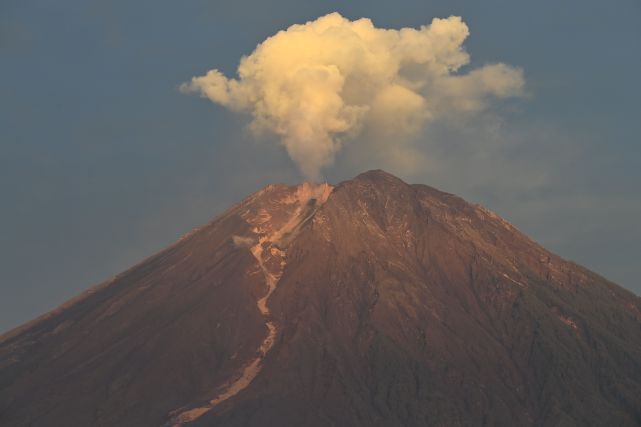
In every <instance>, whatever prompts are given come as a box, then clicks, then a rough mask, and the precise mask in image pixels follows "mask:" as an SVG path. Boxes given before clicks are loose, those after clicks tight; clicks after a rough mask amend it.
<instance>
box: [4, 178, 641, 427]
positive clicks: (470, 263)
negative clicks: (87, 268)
mask: <svg viewBox="0 0 641 427" xmlns="http://www.w3.org/2000/svg"><path fill="white" fill-rule="evenodd" d="M0 425H2V426H31V425H34V426H90V425H91V426H162V425H166V426H182V425H189V426H192V425H194V426H201V425H202V426H574V425H577V426H579V425H580V426H592V425H594V426H604V425H612V426H614V425H616V426H634V425H641V298H639V297H637V296H635V295H634V294H632V293H631V292H628V291H626V290H625V289H623V288H621V287H619V286H617V285H615V284H613V283H611V282H609V281H608V280H606V279H604V278H602V277H600V276H598V275H597V274H595V273H593V272H591V271H589V270H587V269H585V268H583V267H581V266H579V265H577V264H574V263H572V262H570V261H567V260H564V259H562V258H561V257H559V256H557V255H555V254H553V253H551V252H549V251H547V250H546V249H544V248H543V247H541V246H540V245H538V244H537V243H535V242H533V241H532V240H530V239H529V238H528V237H527V236H525V235H524V234H522V233H521V232H519V231H518V230H517V229H516V228H514V227H513V226H512V225H511V224H509V223H508V222H507V221H505V220H503V219H502V218H500V217H499V216H497V215H496V214H495V213H493V212H491V211H490V210H488V209H486V208H484V207H482V206H479V205H475V204H471V203H468V202H466V201H464V200H463V199H461V198H459V197H457V196H455V195H452V194H448V193H444V192H441V191H438V190H436V189H434V188H431V187H428V186H425V185H410V184H406V183H405V182H403V181H401V180H400V179H398V178H396V177H394V176H392V175H390V174H387V173H385V172H383V171H369V172H366V173H364V174H361V175H359V176H357V177H356V178H354V179H352V180H349V181H345V182H342V183H340V184H338V185H336V186H331V185H328V184H322V185H313V184H302V185H300V186H286V185H269V186H267V187H266V188H264V189H262V190H260V191H258V192H257V193H255V194H253V195H251V196H249V197H248V198H246V199H245V200H243V201H242V202H240V203H238V204H237V205H235V206H233V207H232V208H231V209H229V210H228V211H227V212H225V213H224V214H222V215H221V216H219V217H217V218H216V219H214V220H213V221H211V222H210V223H209V224H207V225H205V226H203V227H200V228H198V229H195V230H193V231H192V232H190V233H189V234H187V235H185V236H184V237H182V238H181V239H180V240H179V241H178V242H176V243H175V244H174V245H172V246H170V247H169V248H167V249H165V250H163V251H162V252H160V253H158V254H156V255H154V256H152V257H150V258H148V259H146V260H144V261H143V262H141V263H140V264H138V265H136V266H134V267H133V268H131V269H129V270H127V271H125V272H124V273H122V274H119V275H118V276H116V277H114V278H112V279H110V280H108V281H107V282H105V283H102V284H100V285H98V286H96V287H94V288H91V289H89V290H88V291H86V292H85V293H84V294H82V295H80V296H78V297H76V298H75V299H73V300H71V301H69V302H67V303H65V304H64V305H62V306H61V307H59V308H57V309H55V310H54V311H52V312H50V313H47V314H45V315H43V316H41V317H39V318H37V319H35V320H33V321H31V322H29V323H27V324H25V325H23V326H20V327H18V328H17V329H15V330H13V331H10V332H8V333H6V334H5V335H3V336H2V337H1V338H0Z"/></svg>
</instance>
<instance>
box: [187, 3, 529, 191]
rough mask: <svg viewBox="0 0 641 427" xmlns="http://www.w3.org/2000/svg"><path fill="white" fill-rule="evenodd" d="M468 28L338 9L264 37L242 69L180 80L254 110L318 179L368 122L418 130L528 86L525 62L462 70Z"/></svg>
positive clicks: (455, 22)
mask: <svg viewBox="0 0 641 427" xmlns="http://www.w3.org/2000/svg"><path fill="white" fill-rule="evenodd" d="M468 35H469V30H468V27H467V25H465V23H464V22H463V21H462V20H461V18H460V17H456V16H451V17H449V18H447V19H438V18H435V19H434V20H432V23H431V24H429V25H424V26H421V27H420V28H418V29H415V28H401V29H398V30H396V29H385V28H376V27H375V26H374V24H373V23H372V21H371V20H369V19H367V18H362V19H358V20H355V21H350V20H348V19H346V18H344V17H342V16H341V15H340V14H338V13H331V14H328V15H326V16H322V17H320V18H318V19H316V20H314V21H310V22H307V23H305V24H301V25H292V26H291V27H289V28H287V29H286V30H282V31H279V32H278V33H277V34H275V35H273V36H271V37H269V38H267V39H266V40H265V41H263V42H262V43H260V44H259V45H258V46H257V47H256V49H255V50H254V51H253V52H252V53H251V54H250V55H248V56H245V57H243V58H242V59H241V61H240V65H239V66H238V76H237V78H235V79H234V78H227V77H226V76H224V75H223V74H222V73H221V72H220V71H218V70H217V69H213V70H210V71H208V72H207V73H206V74H205V75H203V76H197V77H193V78H192V79H191V81H190V82H187V83H184V84H182V85H181V86H180V88H181V90H182V91H183V92H195V93H199V94H201V95H202V96H204V97H207V98H209V99H210V100H211V101H212V102H215V103H217V104H220V105H222V106H224V107H226V108H228V109H230V110H233V111H237V112H245V113H248V114H250V115H251V117H252V121H251V125H250V126H251V129H252V130H253V131H254V132H255V133H256V134H257V135H260V134H261V133H264V132H271V133H274V134H276V135H277V136H278V137H279V140H280V142H281V143H282V145H283V146H284V147H285V148H286V149H287V153H288V154H289V156H290V158H291V159H292V160H293V161H294V162H295V163H296V165H297V166H298V168H299V170H300V171H301V173H302V174H303V175H305V177H307V178H308V179H310V180H317V179H318V178H319V175H320V172H321V170H322V168H323V167H325V166H328V165H330V164H331V163H332V162H333V161H334V158H335V156H336V154H337V153H338V152H339V150H340V149H341V146H342V144H344V143H346V142H347V141H349V140H350V139H353V138H356V137H358V136H359V135H360V134H361V133H362V132H363V130H364V129H365V128H368V127H369V128H372V129H373V130H376V128H380V129H384V130H385V133H386V134H387V135H393V134H398V135H406V134H412V133H415V132H417V131H418V130H420V129H421V128H422V127H423V126H425V125H426V124H427V123H429V122H430V121H432V120H436V119H438V117H439V116H443V115H447V114H450V113H452V112H461V111H463V112H468V113H474V112H477V111H480V110H483V109H485V108H487V107H488V105H489V103H490V102H491V101H492V100H494V99H497V98H509V97H515V96H521V95H522V94H523V86H524V79H523V73H522V71H521V70H520V69H518V68H514V67H511V66H508V65H505V64H500V63H499V64H490V65H485V66H483V67H481V68H477V69H474V70H472V71H469V72H467V73H465V74H461V73H458V70H459V69H460V68H461V67H462V66H464V65H466V64H468V63H469V62H470V58H469V55H468V54H467V52H466V51H465V50H464V48H463V41H464V40H465V39H466V38H467V36H468Z"/></svg>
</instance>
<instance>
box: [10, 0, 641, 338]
mask: <svg viewBox="0 0 641 427" xmlns="http://www.w3.org/2000/svg"><path fill="white" fill-rule="evenodd" d="M223 3H225V2H220V1H184V2H165V1H160V2H158V1H154V2H152V1H148V0H143V1H139V2H129V1H122V0H115V1H111V2H106V1H102V2H100V1H91V0H89V1H86V0H85V1H80V0H73V1H66V0H61V1H51V0H26V1H25V0H4V1H2V3H0V149H1V155H0V194H1V195H2V199H1V200H2V202H1V203H2V205H1V206H2V209H0V260H1V261H0V331H2V330H7V329H9V328H11V327H13V326H16V325H18V324H19V323H22V322H24V321H26V320H29V319H30V318H33V317H34V316H36V315H38V314H41V313H43V312H44V311H46V310H48V309H51V308H53V307H54V306H56V305H58V304H60V303H61V302H63V301H64V300H66V299H67V298H69V297H72V296H73V295H75V294H77V293H79V292H80V291H82V290H84V289H86V288H87V287H89V286H91V285H93V284H95V283H98V282H100V281H102V280H104V279H106V278H108V277H109V276H111V275H114V274H117V273H119V272H120V271H122V270H124V269H126V268H127V267H129V266H131V265H133V264H134V263H136V262H138V261H140V260H141V259H143V258H145V257H146V256H149V255H151V254H153V253H154V252H156V251H158V250H160V249H162V248H163V247H165V246H166V245H168V244H170V243H171V242H173V241H174V240H176V239H177V238H178V237H179V236H180V235H181V234H183V233H185V232H187V231H189V230H190V229H191V228H193V227H196V226H198V225H200V224H202V223H204V222H206V221H208V220H209V219H210V218H211V217H212V216H214V215H216V214H218V213H220V212H221V211H222V210H224V209H225V208H227V207H228V206H229V205H230V204H232V203H233V202H235V201H238V200H239V199H241V198H242V197H244V196H245V195H247V194H249V193H250V192H252V191H255V190H257V189H258V188H260V187H262V186H264V185H265V184H267V183H270V182H288V183H295V182H298V181H300V180H301V177H300V175H299V173H298V171H297V169H296V167H295V165H294V164H293V163H292V162H291V160H290V159H289V158H288V157H287V154H286V153H285V151H284V150H283V149H282V147H279V146H278V145H277V144H274V141H273V140H269V138H264V139H260V140H257V139H255V138H253V137H252V135H251V134H250V133H249V132H248V131H247V129H246V125H247V123H248V120H247V117H244V116H242V115H236V114H233V113H230V112H228V111H226V110H225V109H224V108H222V107H220V106H217V105H214V104H213V103H211V102H209V101H208V100H205V99H201V98H198V97H197V96H193V95H185V94H182V93H180V92H179V91H178V89H177V88H178V85H179V84H181V83H183V82H185V81H187V80H189V79H190V78H191V77H192V76H196V75H202V74H204V73H205V72H206V71H207V70H209V69H212V68H219V69H220V70H221V71H223V72H224V73H225V74H226V75H227V76H233V75H234V73H235V69H236V66H237V65H238V61H239V59H240V57H241V56H242V55H247V54H250V53H251V52H252V51H253V49H254V48H255V47H256V45H257V44H258V43H259V42H261V41H263V40H264V39H265V38H266V37H267V36H270V35H272V34H274V33H275V32H276V31H278V30H280V29H284V28H286V27H288V26H289V25H291V24H295V23H303V22H305V21H308V20H312V19H315V18H317V17H319V16H321V15H324V14H326V13H328V12H332V11H338V12H340V13H341V14H342V15H343V16H345V17H347V18H350V19H356V18H359V17H368V18H371V19H372V20H373V21H374V23H375V24H376V26H378V27H385V28H400V27H408V26H409V27H418V26H420V25H423V24H428V23H429V22H431V20H432V18H434V17H447V16H449V15H460V16H462V18H463V20H464V21H465V22H466V23H467V25H468V26H469V28H470V37H469V38H468V39H467V41H466V42H465V46H466V49H467V51H468V52H469V54H470V55H471V57H472V63H471V64H470V65H469V66H468V69H473V68H475V67H480V66H483V65H484V64H488V63H496V62H504V63H507V64H510V65H511V66H515V67H520V68H522V69H523V70H524V73H525V74H524V75H525V81H526V90H527V92H528V94H529V96H528V97H527V98H526V99H520V100H511V101H506V102H502V103H497V104H496V105H495V106H493V108H492V109H491V110H489V111H486V112H484V113H483V114H479V115H475V116H474V117H467V118H460V117H456V118H453V119H452V120H441V121H439V122H438V123H433V124H430V126H428V127H426V128H425V130H424V131H422V132H421V134H420V135H419V136H418V137H417V138H415V140H413V141H411V142H408V143H404V144H405V145H403V147H405V148H406V149H408V150H409V152H410V153H412V154H415V155H416V158H417V159H419V160H420V161H421V162H422V163H420V167H418V168H414V169H412V170H409V169H407V168H406V167H404V165H403V164H402V163H399V162H395V161H394V159H390V156H388V155H387V153H388V151H386V150H389V146H387V145H385V146H381V147H379V148H380V149H376V148H372V147H371V146H369V145H367V144H366V143H365V140H364V138H361V139H360V140H356V141H353V142H351V143H348V144H346V146H345V147H344V149H343V150H342V152H341V154H340V155H339V156H338V157H337V160H336V162H335V164H334V165H333V166H331V167H329V168H326V169H325V170H324V176H325V177H326V178H327V179H328V180H329V181H330V182H337V181H340V180H343V179H348V178H351V177H352V176H354V175H356V174H358V173H359V172H361V171H363V170H366V169H372V168H383V169H386V170H388V171H389V172H392V173H395V174H397V175H399V176H401V177H402V178H404V179H406V180H409V181H411V182H420V183H425V184H428V185H432V186H435V187H437V188H440V189H442V190H445V191H449V192H453V193H456V194H459V195H461V196H463V197H465V198H466V199H468V200H470V201H473V202H478V203H482V204H484V205H485V206H487V207H488V208H490V209H492V210H495V211H496V212H498V213H499V214H500V215H502V216H503V217H505V218H506V219H507V220H509V221H510V222H512V223H513V224H515V225H516V226H517V227H519V228H520V229H521V230H522V231H524V232H525V233H527V234H528V235H530V236H531V237H532V238H533V239H535V240H537V241H539V242H540V243H542V244H543V245H544V246H546V247H547V248H548V249H550V250H552V251H554V252H556V253H558V254H559V255H561V256H563V257H565V258H568V259H571V260H574V261H576V262H578V263H580V264H583V265H585V266H586V267H588V268H590V269H592V270H594V271H596V272H598V273H600V274H602V275H604V276H605V277H607V278H609V279H610V280H613V281H615V282H617V283H619V284H621V285H622V286H624V287H627V288H628V289H631V290H633V291H635V292H636V293H637V294H641V282H640V281H639V279H638V278H639V277H640V276H641V262H639V259H640V256H641V224H640V223H639V218H641V190H640V189H639V186H638V184H639V183H640V182H641V80H640V79H639V78H638V76H639V75H641V54H640V53H639V52H641V4H640V3H639V2H638V1H637V0H618V1H613V2H601V1H595V0H587V1H581V2H579V1H554V2H553V1H544V2H514V1H512V2H509V1H485V2H478V1H472V0H470V1H433V2H431V1H425V0H420V1H418V0H416V1H414V0H413V1H398V2H389V1H372V0H368V1H352V2H350V4H349V6H345V5H344V4H343V3H345V2H333V1H323V2H300V1H293V0H292V1H284V0H281V1H270V2H265V1H235V2H233V5H223ZM229 3H232V2H229Z"/></svg>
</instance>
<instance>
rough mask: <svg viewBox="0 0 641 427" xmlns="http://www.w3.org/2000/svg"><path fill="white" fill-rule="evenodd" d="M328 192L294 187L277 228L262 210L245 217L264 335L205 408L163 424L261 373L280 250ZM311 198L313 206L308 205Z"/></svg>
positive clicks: (270, 335)
mask: <svg viewBox="0 0 641 427" xmlns="http://www.w3.org/2000/svg"><path fill="white" fill-rule="evenodd" d="M332 189H333V188H332V187H331V186H330V185H328V184H321V185H312V184H308V183H305V184H302V185H300V186H298V187H297V189H296V191H295V193H294V194H293V195H291V196H289V197H287V198H286V199H284V200H283V205H285V206H287V205H292V212H291V214H290V215H288V219H287V220H286V221H285V222H284V225H282V226H280V227H278V228H277V229H274V227H273V224H271V221H270V220H271V219H272V216H271V215H270V214H269V213H268V212H266V211H265V210H261V211H260V212H259V214H258V216H256V217H254V218H252V217H247V218H245V219H246V220H247V221H248V222H249V223H250V224H252V225H254V228H253V231H254V232H255V233H256V234H257V235H258V236H259V237H258V242H257V243H256V244H254V245H253V246H251V248H250V251H251V253H252V255H253V256H254V258H256V262H257V263H258V267H259V268H260V271H261V273H262V275H263V276H264V279H265V284H266V285H267V292H266V293H265V295H263V297H261V298H260V299H258V300H257V301H256V306H257V307H258V310H259V311H260V313H261V314H262V315H263V316H264V317H265V326H266V327H267V336H266V337H265V339H264V340H263V342H262V343H261V345H260V347H259V348H258V350H257V352H256V357H255V358H254V359H253V360H251V361H250V362H248V363H247V364H245V365H244V366H243V368H242V370H241V371H239V372H238V375H237V376H236V377H234V378H233V379H231V380H230V381H229V382H228V383H227V384H226V385H224V386H223V387H222V388H221V389H220V390H219V392H218V394H217V395H216V397H214V398H213V399H211V400H210V401H209V402H207V403H206V404H205V405H202V406H198V407H195V408H190V409H185V408H181V409H178V410H177V411H174V412H173V413H172V414H171V416H172V417H171V419H170V421H169V422H168V423H167V424H166V425H167V426H173V427H179V426H182V425H183V424H185V423H188V422H191V421H194V420H196V419H197V418H199V417H201V416H202V415H203V414H205V413H207V412H209V411H210V410H211V409H212V408H214V407H215V406H216V405H218V404H219V403H221V402H224V401H225V400H227V399H229V398H231V397H233V396H235V395H237V394H238V393H240V392H241V391H242V390H244V389H245V388H246V387H247V386H249V385H250V384H251V382H252V381H253V380H254V378H256V376H257V375H258V373H259V372H260V370H261V367H262V362H263V360H264V359H265V357H266V356H267V354H268V353H269V351H270V350H271V349H272V347H273V346H274V342H275V340H276V335H277V334H278V326H277V324H276V323H275V322H274V320H273V319H272V318H271V314H270V311H269V307H268V305H267V302H268V301H269V297H270V296H271V295H272V294H273V293H274V291H275V290H276V287H277V286H278V282H279V280H280V278H281V276H282V274H283V270H284V268H285V256H286V251H285V249H284V248H283V247H284V246H286V245H287V243H288V242H289V241H291V238H292V237H293V236H294V235H295V234H296V233H297V232H298V230H299V229H300V228H301V226H302V225H303V224H304V223H305V222H307V221H308V220H309V219H310V218H312V217H313V215H314V213H315V212H316V210H317V209H318V208H319V207H320V206H321V205H322V204H323V203H324V202H325V201H326V200H327V198H328V197H329V194H330V193H331V191H332ZM312 199H313V200H314V203H313V204H310V201H311V200H312ZM273 258H276V259H277V260H278V259H279V260H280V262H277V263H273V262H272V263H270V265H271V266H272V267H271V271H270V269H269V268H268V267H267V261H268V260H269V259H273ZM274 264H275V267H274ZM274 270H275V271H274Z"/></svg>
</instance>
